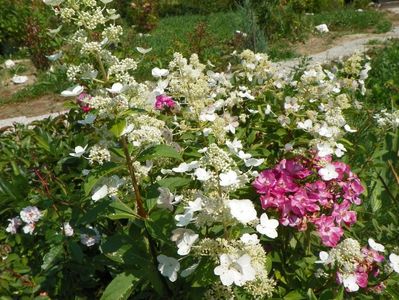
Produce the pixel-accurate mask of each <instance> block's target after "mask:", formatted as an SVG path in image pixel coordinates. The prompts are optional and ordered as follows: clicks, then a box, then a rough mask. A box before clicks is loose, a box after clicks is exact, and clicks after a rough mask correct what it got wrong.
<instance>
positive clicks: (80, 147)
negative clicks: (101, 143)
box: [69, 145, 88, 157]
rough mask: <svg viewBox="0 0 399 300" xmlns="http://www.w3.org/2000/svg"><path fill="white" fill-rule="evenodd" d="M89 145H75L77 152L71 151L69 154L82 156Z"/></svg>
mask: <svg viewBox="0 0 399 300" xmlns="http://www.w3.org/2000/svg"><path fill="white" fill-rule="evenodd" d="M87 146H88V145H86V146H84V147H82V146H76V147H75V152H71V153H69V155H70V156H73V157H81V156H82V155H83V154H84V153H85V151H86V148H87Z"/></svg>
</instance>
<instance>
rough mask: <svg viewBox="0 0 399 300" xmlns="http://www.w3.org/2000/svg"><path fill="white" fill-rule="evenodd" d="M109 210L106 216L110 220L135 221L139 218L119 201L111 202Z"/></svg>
mask: <svg viewBox="0 0 399 300" xmlns="http://www.w3.org/2000/svg"><path fill="white" fill-rule="evenodd" d="M110 210H111V212H110V213H109V214H108V215H107V217H108V218H109V219H111V220H119V219H136V218H137V217H139V216H137V214H136V213H135V212H134V210H133V209H131V208H130V207H129V206H127V205H126V204H125V203H123V202H122V201H120V200H119V199H117V200H115V201H113V202H111V204H110Z"/></svg>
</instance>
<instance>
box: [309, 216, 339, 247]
mask: <svg viewBox="0 0 399 300" xmlns="http://www.w3.org/2000/svg"><path fill="white" fill-rule="evenodd" d="M314 224H315V225H316V228H317V231H318V233H319V235H320V238H321V241H322V242H323V244H324V245H325V246H328V247H335V246H336V245H337V244H338V242H339V240H340V239H341V236H342V235H343V234H344V231H343V229H342V228H341V227H338V226H336V224H335V223H334V217H331V216H325V215H322V216H321V217H320V218H319V219H317V220H315V221H314Z"/></svg>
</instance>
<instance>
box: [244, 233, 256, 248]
mask: <svg viewBox="0 0 399 300" xmlns="http://www.w3.org/2000/svg"><path fill="white" fill-rule="evenodd" d="M240 240H241V242H243V243H244V244H245V245H257V244H259V238H258V236H257V235H256V234H255V233H254V234H249V233H244V234H243V235H242V236H241V237H240Z"/></svg>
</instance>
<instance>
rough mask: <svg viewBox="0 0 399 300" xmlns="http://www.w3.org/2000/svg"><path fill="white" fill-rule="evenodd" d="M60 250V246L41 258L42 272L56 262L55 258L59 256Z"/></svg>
mask: <svg viewBox="0 0 399 300" xmlns="http://www.w3.org/2000/svg"><path fill="white" fill-rule="evenodd" d="M62 250H63V248H62V245H58V246H55V247H53V248H51V249H50V251H49V252H47V253H46V255H45V256H44V257H43V264H42V270H47V269H48V268H49V267H50V266H51V265H52V263H53V262H54V261H55V260H56V258H57V256H58V255H60V254H61V252H62Z"/></svg>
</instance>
